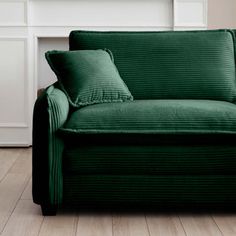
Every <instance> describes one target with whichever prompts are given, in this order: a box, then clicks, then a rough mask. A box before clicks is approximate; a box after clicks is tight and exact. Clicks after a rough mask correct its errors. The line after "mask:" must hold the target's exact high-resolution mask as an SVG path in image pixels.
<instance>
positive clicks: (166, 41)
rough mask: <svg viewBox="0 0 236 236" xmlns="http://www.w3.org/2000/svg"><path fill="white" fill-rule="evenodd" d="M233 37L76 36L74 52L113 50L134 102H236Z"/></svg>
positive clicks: (163, 34)
mask: <svg viewBox="0 0 236 236" xmlns="http://www.w3.org/2000/svg"><path fill="white" fill-rule="evenodd" d="M233 41H234V37H233V33H232V32H231V31H226V30H220V31H199V32H198V31H194V32H192V31H190V32H173V31H172V32H96V31H95V32H94V31H73V32H72V33H71V35H70V49H71V50H83V49H99V48H108V49H110V50H111V51H112V53H113V55H114V59H115V64H116V66H117V68H118V70H119V73H120V75H121V77H122V79H123V80H124V81H125V83H126V84H127V86H128V88H129V89H130V91H131V93H132V95H133V96H134V99H214V100H222V101H229V102H232V101H233V100H235V98H236V87H235V60H234V44H233Z"/></svg>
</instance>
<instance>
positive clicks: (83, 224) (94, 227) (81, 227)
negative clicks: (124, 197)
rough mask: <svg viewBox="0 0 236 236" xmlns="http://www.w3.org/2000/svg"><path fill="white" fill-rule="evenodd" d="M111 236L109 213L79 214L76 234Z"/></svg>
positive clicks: (80, 235)
mask: <svg viewBox="0 0 236 236" xmlns="http://www.w3.org/2000/svg"><path fill="white" fill-rule="evenodd" d="M84 235H86V236H112V216H111V215H110V214H104V213H103V214H88V213H87V214H86V213H82V214H79V221H78V225H77V233H76V236H84Z"/></svg>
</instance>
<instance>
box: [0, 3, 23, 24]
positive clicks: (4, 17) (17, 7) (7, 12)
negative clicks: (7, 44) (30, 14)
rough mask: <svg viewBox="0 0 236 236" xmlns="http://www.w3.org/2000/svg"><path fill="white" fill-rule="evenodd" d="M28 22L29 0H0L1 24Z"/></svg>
mask: <svg viewBox="0 0 236 236" xmlns="http://www.w3.org/2000/svg"><path fill="white" fill-rule="evenodd" d="M26 24H27V2H26V1H24V0H21V1H20V0H18V1H17V0H5V1H0V26H3V25H4V26H5V25H7V26H11V25H12V26H14V25H18V26H24V25H26Z"/></svg>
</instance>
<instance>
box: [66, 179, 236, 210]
mask: <svg viewBox="0 0 236 236" xmlns="http://www.w3.org/2000/svg"><path fill="white" fill-rule="evenodd" d="M64 181H65V188H64V195H65V199H64V202H65V203H67V204H72V203H74V204H79V205H81V206H83V205H87V206H89V205H91V204H92V205H93V206H99V205H101V206H103V207H104V206H105V207H106V206H110V207H114V206H115V205H117V204H118V205H120V206H124V205H125V206H127V207H130V205H132V204H136V209H137V208H138V207H140V206H141V205H142V204H144V205H146V206H148V205H152V204H153V205H154V206H155V207H156V206H157V207H162V208H164V209H166V208H168V207H176V206H182V207H183V208H182V209H185V208H184V207H189V206H193V207H196V206H197V207H200V208H202V207H215V208H219V207H221V208H222V207H223V209H226V208H229V207H231V208H232V209H235V196H236V188H235V183H236V176H235V175H171V176H169V175H163V176H152V175H69V176H65V180H64ZM126 209H127V208H126ZM195 209H199V208H195Z"/></svg>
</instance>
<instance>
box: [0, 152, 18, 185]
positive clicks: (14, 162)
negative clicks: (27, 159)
mask: <svg viewBox="0 0 236 236" xmlns="http://www.w3.org/2000/svg"><path fill="white" fill-rule="evenodd" d="M19 156H20V154H19V153H18V154H17V158H16V160H15V161H13V163H12V164H11V166H10V167H9V169H8V171H7V172H6V173H5V175H4V176H3V177H2V178H1V179H0V184H1V182H2V181H3V180H4V179H5V178H6V176H7V175H8V174H9V171H10V170H11V169H12V167H13V166H14V165H15V164H16V162H17V160H18V158H19Z"/></svg>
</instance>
